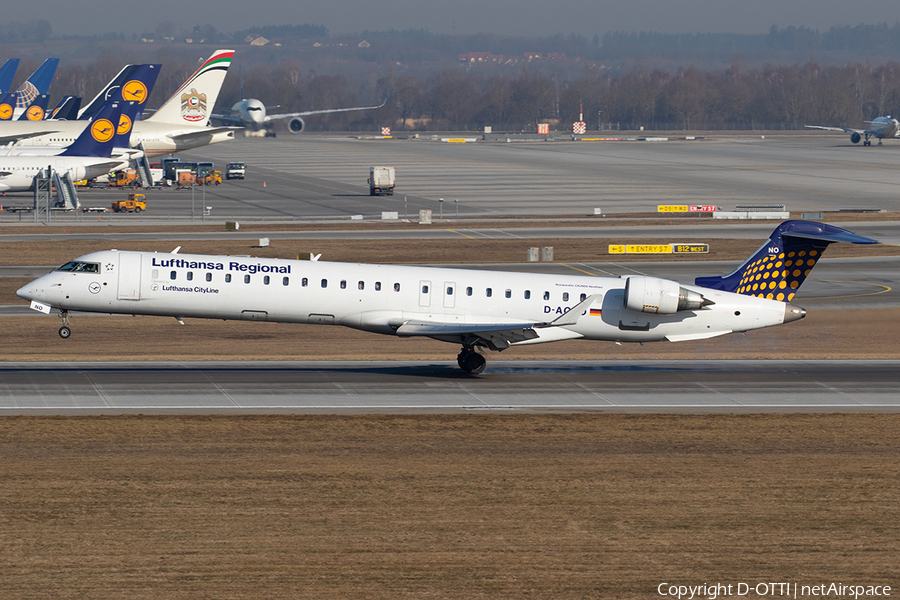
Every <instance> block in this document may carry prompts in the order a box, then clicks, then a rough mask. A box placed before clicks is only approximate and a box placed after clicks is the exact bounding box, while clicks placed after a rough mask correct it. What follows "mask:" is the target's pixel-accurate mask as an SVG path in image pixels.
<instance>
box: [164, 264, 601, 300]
mask: <svg viewBox="0 0 900 600" xmlns="http://www.w3.org/2000/svg"><path fill="white" fill-rule="evenodd" d="M157 276H158V274H157V272H154V274H153V277H154V278H157ZM177 278H178V272H177V271H170V272H169V279H171V280H172V281H175V280H176V279H177ZM185 278H186V279H187V280H188V281H193V280H194V272H193V271H188V272H187V274H186V275H185ZM212 279H213V274H212V273H206V281H208V282H209V281H212ZM251 281H252V279H251V277H250V275H244V283H250V282H251ZM225 283H231V273H226V274H225ZM270 283H272V279H271V277H270V276H269V275H264V276H263V285H269V284H270ZM290 283H291V281H290V277H282V278H281V285H284V286H288V285H290ZM319 285H320V286H321V287H322V288H327V287H328V279H327V278H326V279H322V280H321V281H320V282H319ZM300 286H301V287H309V278H308V277H303V278H302V279H301V280H300ZM338 286H339V287H340V288H341V289H342V290H345V289H347V280H346V279H341V280H340V282H339V283H338ZM373 288H374V289H375V291H376V292H380V291H381V282H380V281H376V282H375V284H374V286H373ZM356 289H358V290H364V289H366V282H365V281H362V280H360V281H358V282H357V283H356ZM394 291H395V292H399V291H400V284H399V283H395V284H394ZM428 292H429V287H428V285H427V284H424V285H422V293H423V294H427V293H428ZM446 293H447V295H448V296H452V295H453V293H454V290H453V286H447V289H446ZM474 294H475V289H474V288H472V287H471V286H469V287H467V288H466V296H473V295H474ZM484 295H485V296H486V297H487V298H492V297H493V296H494V289H493V288H485V290H484ZM512 296H513V292H512V290H511V289H506V290H504V291H503V297H504V298H512ZM523 297H524V298H525V300H531V290H525V291H524V292H523ZM542 297H543V299H544V300H545V301H549V300H550V292H549V291H544V293H543V296H542ZM586 299H587V294H585V293H582V294H581V295H580V296H579V302H584V301H585V300H586ZM562 301H563V302H568V301H569V292H563V293H562Z"/></svg>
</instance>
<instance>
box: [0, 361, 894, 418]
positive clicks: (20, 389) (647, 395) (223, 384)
mask: <svg viewBox="0 0 900 600" xmlns="http://www.w3.org/2000/svg"><path fill="white" fill-rule="evenodd" d="M898 389H900V361H859V362H854V361H704V362H703V363H702V364H698V363H695V362H692V361H640V362H635V363H627V364H625V363H616V362H602V361H597V362H580V361H579V362H568V361H567V362H559V361H527V362H526V361H521V362H516V361H489V362H488V368H487V370H486V371H485V373H484V374H483V375H480V376H471V375H467V374H465V373H463V372H462V371H460V370H459V369H458V368H457V367H456V365H455V364H454V363H450V362H290V363H281V362H277V363H262V362H241V363H222V362H210V363H179V364H175V363H140V364H128V363H116V364H109V363H67V364H62V363H34V364H27V363H12V364H4V365H0V415H98V414H245V413H256V414H264V413H272V414H332V413H333V414H373V413H386V414H421V413H465V412H478V413H485V412H491V413H501V414H510V413H517V412H527V413H572V412H591V413H597V412H615V413H759V412H787V413H789V412H880V413H893V412H900V394H898V393H897V390H898Z"/></svg>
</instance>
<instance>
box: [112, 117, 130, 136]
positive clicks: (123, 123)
mask: <svg viewBox="0 0 900 600" xmlns="http://www.w3.org/2000/svg"><path fill="white" fill-rule="evenodd" d="M129 131H131V119H129V118H128V115H122V116H121V117H119V127H118V129H116V135H124V134H126V133H128V132H129Z"/></svg>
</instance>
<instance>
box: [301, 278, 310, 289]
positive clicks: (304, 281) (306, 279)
mask: <svg viewBox="0 0 900 600" xmlns="http://www.w3.org/2000/svg"><path fill="white" fill-rule="evenodd" d="M300 285H302V286H303V287H306V286H308V285H309V279H308V278H306V277H304V278H303V279H301V280H300Z"/></svg>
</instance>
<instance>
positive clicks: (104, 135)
mask: <svg viewBox="0 0 900 600" xmlns="http://www.w3.org/2000/svg"><path fill="white" fill-rule="evenodd" d="M115 133H116V127H115V126H114V125H113V124H112V121H110V120H109V119H97V120H95V121H94V122H93V123H91V137H93V138H94V139H95V140H97V141H98V142H100V143H101V144H103V143H106V142H108V141H109V140H111V139H112V137H113V135H114V134H115Z"/></svg>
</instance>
